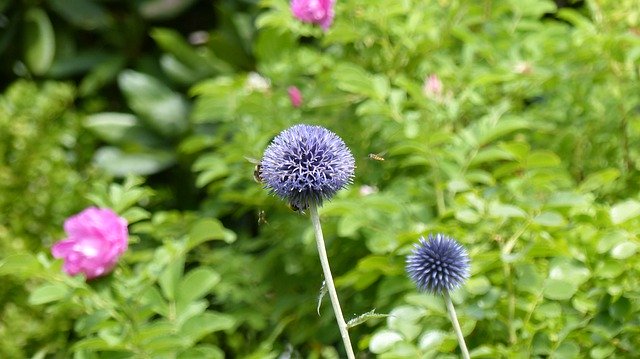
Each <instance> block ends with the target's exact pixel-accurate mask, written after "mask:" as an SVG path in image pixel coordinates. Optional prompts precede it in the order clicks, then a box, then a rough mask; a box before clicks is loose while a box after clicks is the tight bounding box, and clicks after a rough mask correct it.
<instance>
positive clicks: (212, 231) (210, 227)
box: [187, 218, 236, 249]
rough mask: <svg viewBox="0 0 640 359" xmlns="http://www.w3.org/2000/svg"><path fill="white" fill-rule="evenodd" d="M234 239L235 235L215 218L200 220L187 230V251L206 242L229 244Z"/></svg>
mask: <svg viewBox="0 0 640 359" xmlns="http://www.w3.org/2000/svg"><path fill="white" fill-rule="evenodd" d="M235 239H236V236H235V233H233V232H232V231H230V230H228V229H226V228H224V226H223V225H222V223H220V221H219V220H217V219H215V218H201V219H199V220H198V221H197V222H195V223H194V224H193V226H192V227H191V230H189V238H188V240H187V249H192V248H194V247H195V246H197V245H199V244H200V243H203V242H206V241H211V240H223V241H225V242H227V243H231V242H233V241H235Z"/></svg>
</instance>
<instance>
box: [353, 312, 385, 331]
mask: <svg viewBox="0 0 640 359" xmlns="http://www.w3.org/2000/svg"><path fill="white" fill-rule="evenodd" d="M388 316H389V314H381V313H376V310H375V309H372V310H370V311H368V312H366V313H364V314H362V315H359V316H357V317H355V318H353V319H351V320H349V321H348V322H347V327H348V328H353V327H355V326H357V325H360V324H362V323H364V322H366V321H367V320H369V319H380V318H386V317H388Z"/></svg>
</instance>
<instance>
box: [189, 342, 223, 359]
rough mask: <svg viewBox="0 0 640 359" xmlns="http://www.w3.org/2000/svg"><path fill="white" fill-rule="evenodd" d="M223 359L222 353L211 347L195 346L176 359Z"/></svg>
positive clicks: (218, 349)
mask: <svg viewBox="0 0 640 359" xmlns="http://www.w3.org/2000/svg"><path fill="white" fill-rule="evenodd" d="M202 358H207V359H224V358H225V354H224V351H223V350H222V349H220V348H218V347H216V346H213V345H206V344H205V345H197V346H195V347H193V348H189V349H187V350H186V351H184V352H182V353H180V354H179V355H178V359H202Z"/></svg>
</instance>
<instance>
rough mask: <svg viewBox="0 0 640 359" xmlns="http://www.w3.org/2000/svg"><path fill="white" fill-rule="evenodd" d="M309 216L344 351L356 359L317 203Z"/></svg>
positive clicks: (350, 357)
mask: <svg viewBox="0 0 640 359" xmlns="http://www.w3.org/2000/svg"><path fill="white" fill-rule="evenodd" d="M309 214H310V215H311V223H313V230H314V232H315V234H316V244H317V245H318V255H319V256H320V264H321V265H322V272H323V273H324V281H325V283H326V284H327V289H328V290H329V297H330V298H331V306H333V313H335V316H336V321H337V322H338V328H339V329H340V336H341V337H342V341H343V342H344V349H345V350H346V351H347V357H348V358H349V359H354V358H355V354H354V353H353V348H351V339H349V330H348V327H347V323H346V322H345V321H344V317H343V316H342V309H340V302H339V301H338V293H337V292H336V286H335V285H334V284H333V276H332V275H331V268H330V267H329V258H328V257H327V250H326V248H325V247H324V236H323V235H322V227H321V226H320V216H319V215H318V207H317V205H316V204H315V203H312V204H311V205H310V206H309Z"/></svg>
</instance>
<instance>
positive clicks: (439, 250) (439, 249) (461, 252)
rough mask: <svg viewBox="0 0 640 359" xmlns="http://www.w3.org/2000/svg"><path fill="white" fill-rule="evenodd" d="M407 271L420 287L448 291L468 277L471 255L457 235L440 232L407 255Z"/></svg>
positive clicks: (422, 239) (426, 290)
mask: <svg viewBox="0 0 640 359" xmlns="http://www.w3.org/2000/svg"><path fill="white" fill-rule="evenodd" d="M406 270H407V274H408V275H409V277H410V278H411V280H413V281H414V282H415V284H416V286H417V287H418V289H419V290H421V291H425V292H429V293H432V294H445V293H447V292H449V291H451V290H453V289H455V288H458V287H459V286H460V285H461V284H462V283H463V282H464V281H465V280H466V279H467V278H468V277H469V255H468V254H467V251H466V250H465V249H464V247H462V245H460V243H458V242H457V241H456V240H455V239H453V238H450V237H448V236H446V235H444V234H441V233H438V234H436V235H435V236H433V235H431V234H430V235H429V240H428V241H427V240H426V239H424V237H420V243H417V244H416V245H415V248H414V249H413V251H412V252H411V254H410V255H409V256H407V266H406Z"/></svg>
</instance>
